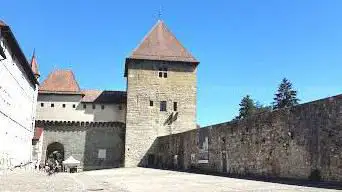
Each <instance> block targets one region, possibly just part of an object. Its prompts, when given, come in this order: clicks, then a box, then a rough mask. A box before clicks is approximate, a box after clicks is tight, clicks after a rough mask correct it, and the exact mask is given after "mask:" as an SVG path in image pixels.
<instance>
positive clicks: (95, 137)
mask: <svg viewBox="0 0 342 192" xmlns="http://www.w3.org/2000/svg"><path fill="white" fill-rule="evenodd" d="M69 123H70V122H69ZM38 126H44V140H43V151H42V152H43V154H42V161H44V160H45V159H46V155H47V154H46V153H47V149H48V146H49V145H50V144H52V143H56V142H57V143H60V144H62V146H63V151H64V159H66V158H68V157H70V156H73V157H74V158H75V159H77V160H79V161H81V166H80V169H83V170H92V169H100V168H101V169H103V168H114V167H120V166H122V164H123V159H124V134H125V131H124V130H125V124H123V123H119V122H114V123H101V124H100V123H97V124H93V123H84V124H83V123H82V124H77V123H74V124H71V123H70V124H67V123H65V122H59V123H58V122H51V123H48V122H45V123H42V122H39V123H38ZM99 149H105V150H106V158H105V159H103V160H102V159H99V158H98V150H99ZM41 163H44V162H41Z"/></svg>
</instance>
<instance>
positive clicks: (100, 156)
mask: <svg viewBox="0 0 342 192" xmlns="http://www.w3.org/2000/svg"><path fill="white" fill-rule="evenodd" d="M97 158H98V159H106V149H99V151H98V154H97Z"/></svg>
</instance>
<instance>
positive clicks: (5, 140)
mask: <svg viewBox="0 0 342 192" xmlns="http://www.w3.org/2000/svg"><path fill="white" fill-rule="evenodd" d="M0 46H1V47H2V48H3V50H4V53H5V55H6V59H3V58H2V57H1V56H0V169H7V168H10V167H13V166H15V165H19V164H20V163H23V164H25V163H28V162H29V161H31V146H32V145H31V139H32V137H33V132H34V130H33V128H34V118H35V106H36V101H37V87H36V85H34V84H33V83H32V82H31V81H30V80H29V76H28V75H27V73H26V72H25V71H24V69H23V67H22V64H21V63H20V61H19V60H18V58H17V56H16V54H15V53H13V52H11V51H12V50H10V47H9V45H8V42H7V41H6V40H5V39H4V38H0ZM24 64H25V65H26V64H27V63H24Z"/></svg>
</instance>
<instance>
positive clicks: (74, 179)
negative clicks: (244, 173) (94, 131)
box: [0, 168, 336, 192]
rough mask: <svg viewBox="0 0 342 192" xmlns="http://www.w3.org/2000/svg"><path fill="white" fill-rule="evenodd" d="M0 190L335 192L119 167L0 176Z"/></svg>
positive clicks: (23, 172)
mask: <svg viewBox="0 0 342 192" xmlns="http://www.w3.org/2000/svg"><path fill="white" fill-rule="evenodd" d="M0 177H1V179H0V191H32V192H33V191H119V192H120V191H122V192H136V191H139V192H140V191H142V192H144V191H148V192H151V191H158V192H159V191H167V192H173V191H174V192H181V191H186V192H192V191H194V192H195V191H196V192H201V191H205V192H208V191H260V192H261V191H315V192H325V191H336V190H332V189H322V188H311V187H302V186H295V185H284V184H277V183H267V182H261V181H251V180H243V179H233V178H227V177H218V176H209V175H200V174H191V173H182V172H174V171H165V170H156V169H145V168H122V169H110V170H99V171H88V172H81V173H74V174H69V173H59V174H56V175H54V176H46V174H43V173H36V172H27V171H26V172H25V171H18V172H14V173H9V174H7V175H0Z"/></svg>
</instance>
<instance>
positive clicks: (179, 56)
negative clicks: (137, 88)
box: [128, 20, 198, 63]
mask: <svg viewBox="0 0 342 192" xmlns="http://www.w3.org/2000/svg"><path fill="white" fill-rule="evenodd" d="M128 58H129V59H147V60H164V61H183V62H194V63H198V61H197V60H196V59H195V58H194V57H193V56H192V55H191V54H190V53H189V52H188V51H187V50H186V49H185V48H184V47H183V45H182V44H181V43H180V42H179V41H178V40H177V39H176V37H175V36H174V35H173V34H172V33H171V31H170V30H169V29H168V28H167V27H166V25H165V23H164V22H163V21H161V20H158V22H157V23H156V24H155V25H154V26H153V28H152V29H151V31H150V32H149V33H148V34H147V35H146V36H145V38H144V39H143V40H142V42H141V43H140V44H139V45H138V47H137V48H136V49H134V50H133V53H132V54H131V56H129V57H128Z"/></svg>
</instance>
